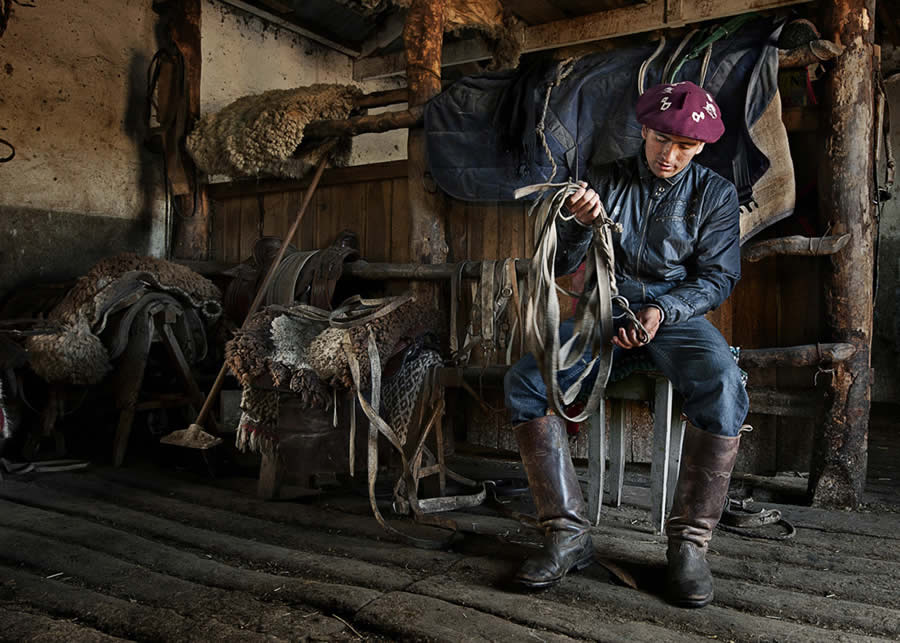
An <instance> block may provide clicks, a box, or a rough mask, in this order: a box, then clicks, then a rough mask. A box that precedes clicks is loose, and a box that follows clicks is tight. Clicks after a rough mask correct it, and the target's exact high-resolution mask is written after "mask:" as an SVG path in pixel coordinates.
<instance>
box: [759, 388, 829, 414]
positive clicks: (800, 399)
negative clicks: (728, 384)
mask: <svg viewBox="0 0 900 643" xmlns="http://www.w3.org/2000/svg"><path fill="white" fill-rule="evenodd" d="M747 394H748V395H749V396H750V413H759V414H761V415H777V416H779V417H806V418H816V417H820V416H821V415H822V410H823V409H824V407H825V404H826V403H827V401H826V399H825V397H824V396H823V395H822V394H821V393H818V392H816V391H814V390H799V391H779V390H776V389H774V388H755V387H748V388H747Z"/></svg>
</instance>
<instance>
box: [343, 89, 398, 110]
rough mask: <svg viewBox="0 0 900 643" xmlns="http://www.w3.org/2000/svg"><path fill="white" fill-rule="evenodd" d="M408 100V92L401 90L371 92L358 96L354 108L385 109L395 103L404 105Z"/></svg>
mask: <svg viewBox="0 0 900 643" xmlns="http://www.w3.org/2000/svg"><path fill="white" fill-rule="evenodd" d="M408 98H409V91H408V90H407V89H406V88H403V89H386V90H384V91H381V92H372V93H371V94H365V95H363V96H360V97H359V98H358V99H357V100H356V106H357V107H362V108H368V107H385V106H387V105H396V104H397V103H405V102H406V101H407V99H408Z"/></svg>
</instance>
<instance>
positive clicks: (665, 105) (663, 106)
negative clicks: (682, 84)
mask: <svg viewBox="0 0 900 643" xmlns="http://www.w3.org/2000/svg"><path fill="white" fill-rule="evenodd" d="M671 106H672V101H670V100H669V99H668V97H666V96H663V97H662V100H661V101H659V111H661V112H664V111H666V110H667V109H669V108H670V107H671Z"/></svg>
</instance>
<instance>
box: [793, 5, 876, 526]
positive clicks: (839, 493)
mask: <svg viewBox="0 0 900 643" xmlns="http://www.w3.org/2000/svg"><path fill="white" fill-rule="evenodd" d="M822 7H823V12H824V16H823V19H822V20H820V24H821V26H822V34H823V36H824V37H826V38H828V39H829V40H833V41H834V42H837V43H839V44H841V45H843V46H844V47H845V49H844V53H843V54H841V55H840V56H838V57H837V58H836V59H835V66H834V69H833V70H832V72H831V73H830V74H828V75H827V76H826V78H825V86H824V92H823V100H822V107H821V115H822V118H821V130H820V131H821V136H820V137H819V138H820V140H821V141H822V144H823V151H822V154H821V155H819V159H820V160H819V179H818V186H819V188H818V189H819V212H820V215H821V216H822V218H823V219H824V221H828V222H830V224H831V226H832V229H833V230H834V232H835V234H838V235H843V234H850V242H849V243H848V244H847V246H846V247H845V248H844V250H843V251H842V252H840V253H839V254H836V255H832V258H831V264H832V267H833V273H832V275H831V278H830V280H829V281H830V283H829V287H828V288H827V290H826V311H827V316H828V321H829V325H830V326H831V332H832V336H833V339H834V340H836V341H840V342H846V343H850V344H853V345H854V346H855V347H856V353H855V354H854V355H853V356H852V357H851V358H850V359H848V360H847V361H845V362H841V363H840V364H838V365H837V366H836V368H835V372H834V376H833V379H832V392H833V396H832V403H831V408H830V409H829V411H828V415H827V417H826V419H825V422H824V423H822V425H821V426H820V428H819V431H818V434H817V435H816V438H815V440H814V444H815V449H814V453H813V461H812V468H811V471H810V481H809V484H810V486H809V489H810V493H811V495H812V500H813V503H814V504H816V505H819V506H826V507H842V508H856V507H857V506H858V505H859V503H860V501H861V499H862V492H863V487H864V485H865V479H866V441H867V431H868V420H869V405H870V396H871V381H872V374H871V359H870V350H871V342H872V320H873V304H872V289H873V280H874V257H875V252H874V245H875V244H874V241H875V226H876V223H875V216H874V215H875V209H874V205H873V197H874V180H873V169H874V159H873V149H874V140H873V132H874V128H873V123H874V83H873V78H874V75H875V69H874V67H875V64H874V49H873V44H874V37H875V0H835V1H834V2H828V3H823V5H822Z"/></svg>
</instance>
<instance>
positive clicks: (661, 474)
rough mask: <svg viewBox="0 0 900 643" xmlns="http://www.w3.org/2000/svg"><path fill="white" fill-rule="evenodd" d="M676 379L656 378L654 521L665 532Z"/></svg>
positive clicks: (652, 471)
mask: <svg viewBox="0 0 900 643" xmlns="http://www.w3.org/2000/svg"><path fill="white" fill-rule="evenodd" d="M673 397H674V390H673V389H672V382H670V381H669V380H668V379H666V378H664V377H661V378H657V380H656V395H655V405H654V411H653V452H652V459H651V461H650V522H651V523H652V524H653V530H654V531H655V532H656V533H662V531H663V527H664V526H665V518H666V511H665V509H666V507H665V504H666V499H667V498H668V497H669V495H670V494H669V492H668V489H667V487H668V485H669V452H670V446H671V444H672V401H673V400H672V398H673Z"/></svg>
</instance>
